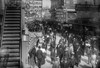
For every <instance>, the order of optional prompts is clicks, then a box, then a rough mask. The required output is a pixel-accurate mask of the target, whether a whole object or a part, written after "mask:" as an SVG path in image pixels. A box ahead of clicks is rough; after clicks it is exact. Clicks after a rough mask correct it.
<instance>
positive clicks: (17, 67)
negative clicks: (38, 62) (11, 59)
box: [6, 66, 19, 68]
mask: <svg viewBox="0 0 100 68" xmlns="http://www.w3.org/2000/svg"><path fill="white" fill-rule="evenodd" d="M6 68H19V67H15V66H14V67H6Z"/></svg>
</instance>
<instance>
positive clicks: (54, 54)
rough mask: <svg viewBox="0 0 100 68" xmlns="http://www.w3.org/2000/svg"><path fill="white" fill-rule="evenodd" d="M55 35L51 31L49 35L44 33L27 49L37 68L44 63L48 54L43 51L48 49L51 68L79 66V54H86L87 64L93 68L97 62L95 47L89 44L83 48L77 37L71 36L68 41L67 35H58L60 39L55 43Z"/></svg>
mask: <svg viewBox="0 0 100 68" xmlns="http://www.w3.org/2000/svg"><path fill="white" fill-rule="evenodd" d="M56 35H57V34H54V33H53V32H52V33H50V35H44V36H43V37H41V38H38V40H37V44H36V45H35V46H33V48H32V49H31V50H30V51H29V55H30V57H33V58H34V62H35V64H36V65H37V66H38V68H41V65H43V64H45V59H46V56H47V55H48V54H47V52H43V50H41V49H44V50H45V51H47V50H48V51H50V55H49V56H50V58H51V64H53V67H52V68H66V67H68V68H69V67H70V68H74V66H77V67H78V66H79V64H80V62H81V56H82V55H84V53H85V55H87V56H88V64H92V67H93V68H95V67H96V66H95V65H96V63H97V56H98V54H97V52H98V51H97V49H96V48H92V47H91V46H89V47H87V46H85V48H83V45H81V44H80V42H79V41H78V39H77V38H72V39H71V40H70V41H69V39H68V37H63V36H61V35H60V40H59V42H58V43H56V40H57V38H56ZM69 37H71V35H69Z"/></svg>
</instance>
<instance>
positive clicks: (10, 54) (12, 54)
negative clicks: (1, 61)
mask: <svg viewBox="0 0 100 68" xmlns="http://www.w3.org/2000/svg"><path fill="white" fill-rule="evenodd" d="M9 57H20V54H19V53H9Z"/></svg>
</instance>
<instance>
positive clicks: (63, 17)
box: [56, 9, 66, 22]
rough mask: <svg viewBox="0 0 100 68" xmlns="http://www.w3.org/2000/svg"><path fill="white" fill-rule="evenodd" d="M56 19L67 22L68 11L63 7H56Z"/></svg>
mask: <svg viewBox="0 0 100 68" xmlns="http://www.w3.org/2000/svg"><path fill="white" fill-rule="evenodd" d="M56 21H59V22H65V21H66V12H64V11H63V9H56Z"/></svg>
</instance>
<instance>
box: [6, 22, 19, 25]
mask: <svg viewBox="0 0 100 68" xmlns="http://www.w3.org/2000/svg"><path fill="white" fill-rule="evenodd" d="M5 24H8V25H9V24H11V25H13V24H20V22H17V23H16V22H13V23H10V22H7V23H5Z"/></svg>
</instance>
